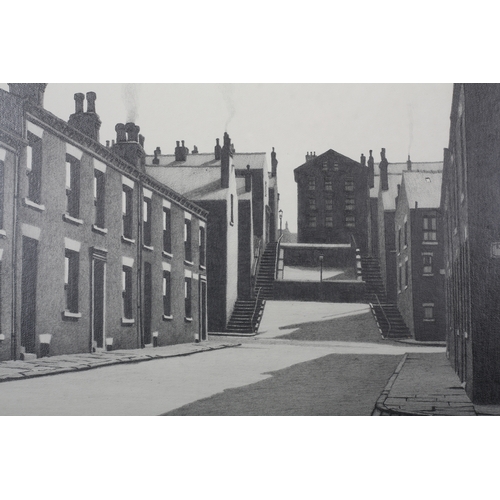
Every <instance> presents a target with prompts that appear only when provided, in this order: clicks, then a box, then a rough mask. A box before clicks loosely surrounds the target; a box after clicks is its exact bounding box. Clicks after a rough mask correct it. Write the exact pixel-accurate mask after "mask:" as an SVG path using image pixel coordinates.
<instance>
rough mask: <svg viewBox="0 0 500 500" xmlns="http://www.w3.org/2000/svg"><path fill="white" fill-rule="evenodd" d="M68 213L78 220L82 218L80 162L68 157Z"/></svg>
mask: <svg viewBox="0 0 500 500" xmlns="http://www.w3.org/2000/svg"><path fill="white" fill-rule="evenodd" d="M66 212H67V214H68V215H70V216H71V217H74V218H75V219H77V218H78V217H79V216H80V162H79V161H78V160H77V159H76V158H73V157H72V156H71V155H68V154H67V155H66Z"/></svg>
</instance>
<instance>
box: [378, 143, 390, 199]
mask: <svg viewBox="0 0 500 500" xmlns="http://www.w3.org/2000/svg"><path fill="white" fill-rule="evenodd" d="M380 157H381V161H380V164H379V168H380V185H381V188H382V191H387V190H388V189H389V177H388V171H387V169H388V166H389V162H388V161H387V158H386V157H385V148H382V151H380Z"/></svg>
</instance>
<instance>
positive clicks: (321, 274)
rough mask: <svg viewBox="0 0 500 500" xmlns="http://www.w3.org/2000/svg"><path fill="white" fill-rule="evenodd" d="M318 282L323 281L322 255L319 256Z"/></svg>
mask: <svg viewBox="0 0 500 500" xmlns="http://www.w3.org/2000/svg"><path fill="white" fill-rule="evenodd" d="M319 282H320V283H323V255H320V256H319Z"/></svg>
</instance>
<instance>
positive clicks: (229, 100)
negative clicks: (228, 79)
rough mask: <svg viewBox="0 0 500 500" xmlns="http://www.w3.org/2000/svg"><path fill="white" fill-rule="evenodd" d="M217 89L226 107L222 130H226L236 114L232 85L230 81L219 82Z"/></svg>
mask: <svg viewBox="0 0 500 500" xmlns="http://www.w3.org/2000/svg"><path fill="white" fill-rule="evenodd" d="M219 90H220V92H221V94H222V98H223V99H224V102H225V104H226V107H227V113H228V117H227V120H226V124H225V129H224V131H225V132H227V128H228V127H229V124H230V123H231V120H232V119H233V118H234V115H235V114H236V107H235V104H234V86H233V84H231V83H221V84H219Z"/></svg>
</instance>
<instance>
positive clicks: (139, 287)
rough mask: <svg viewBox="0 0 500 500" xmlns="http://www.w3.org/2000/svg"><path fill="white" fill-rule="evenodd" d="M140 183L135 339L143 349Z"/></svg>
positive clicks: (140, 187) (139, 181)
mask: <svg viewBox="0 0 500 500" xmlns="http://www.w3.org/2000/svg"><path fill="white" fill-rule="evenodd" d="M142 198H143V196H142V182H141V180H140V178H138V179H137V207H138V210H137V213H138V215H137V339H138V347H139V348H142V347H144V331H143V321H142V315H143V314H142V218H143V213H142V211H143V206H142V205H143V199H142Z"/></svg>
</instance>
